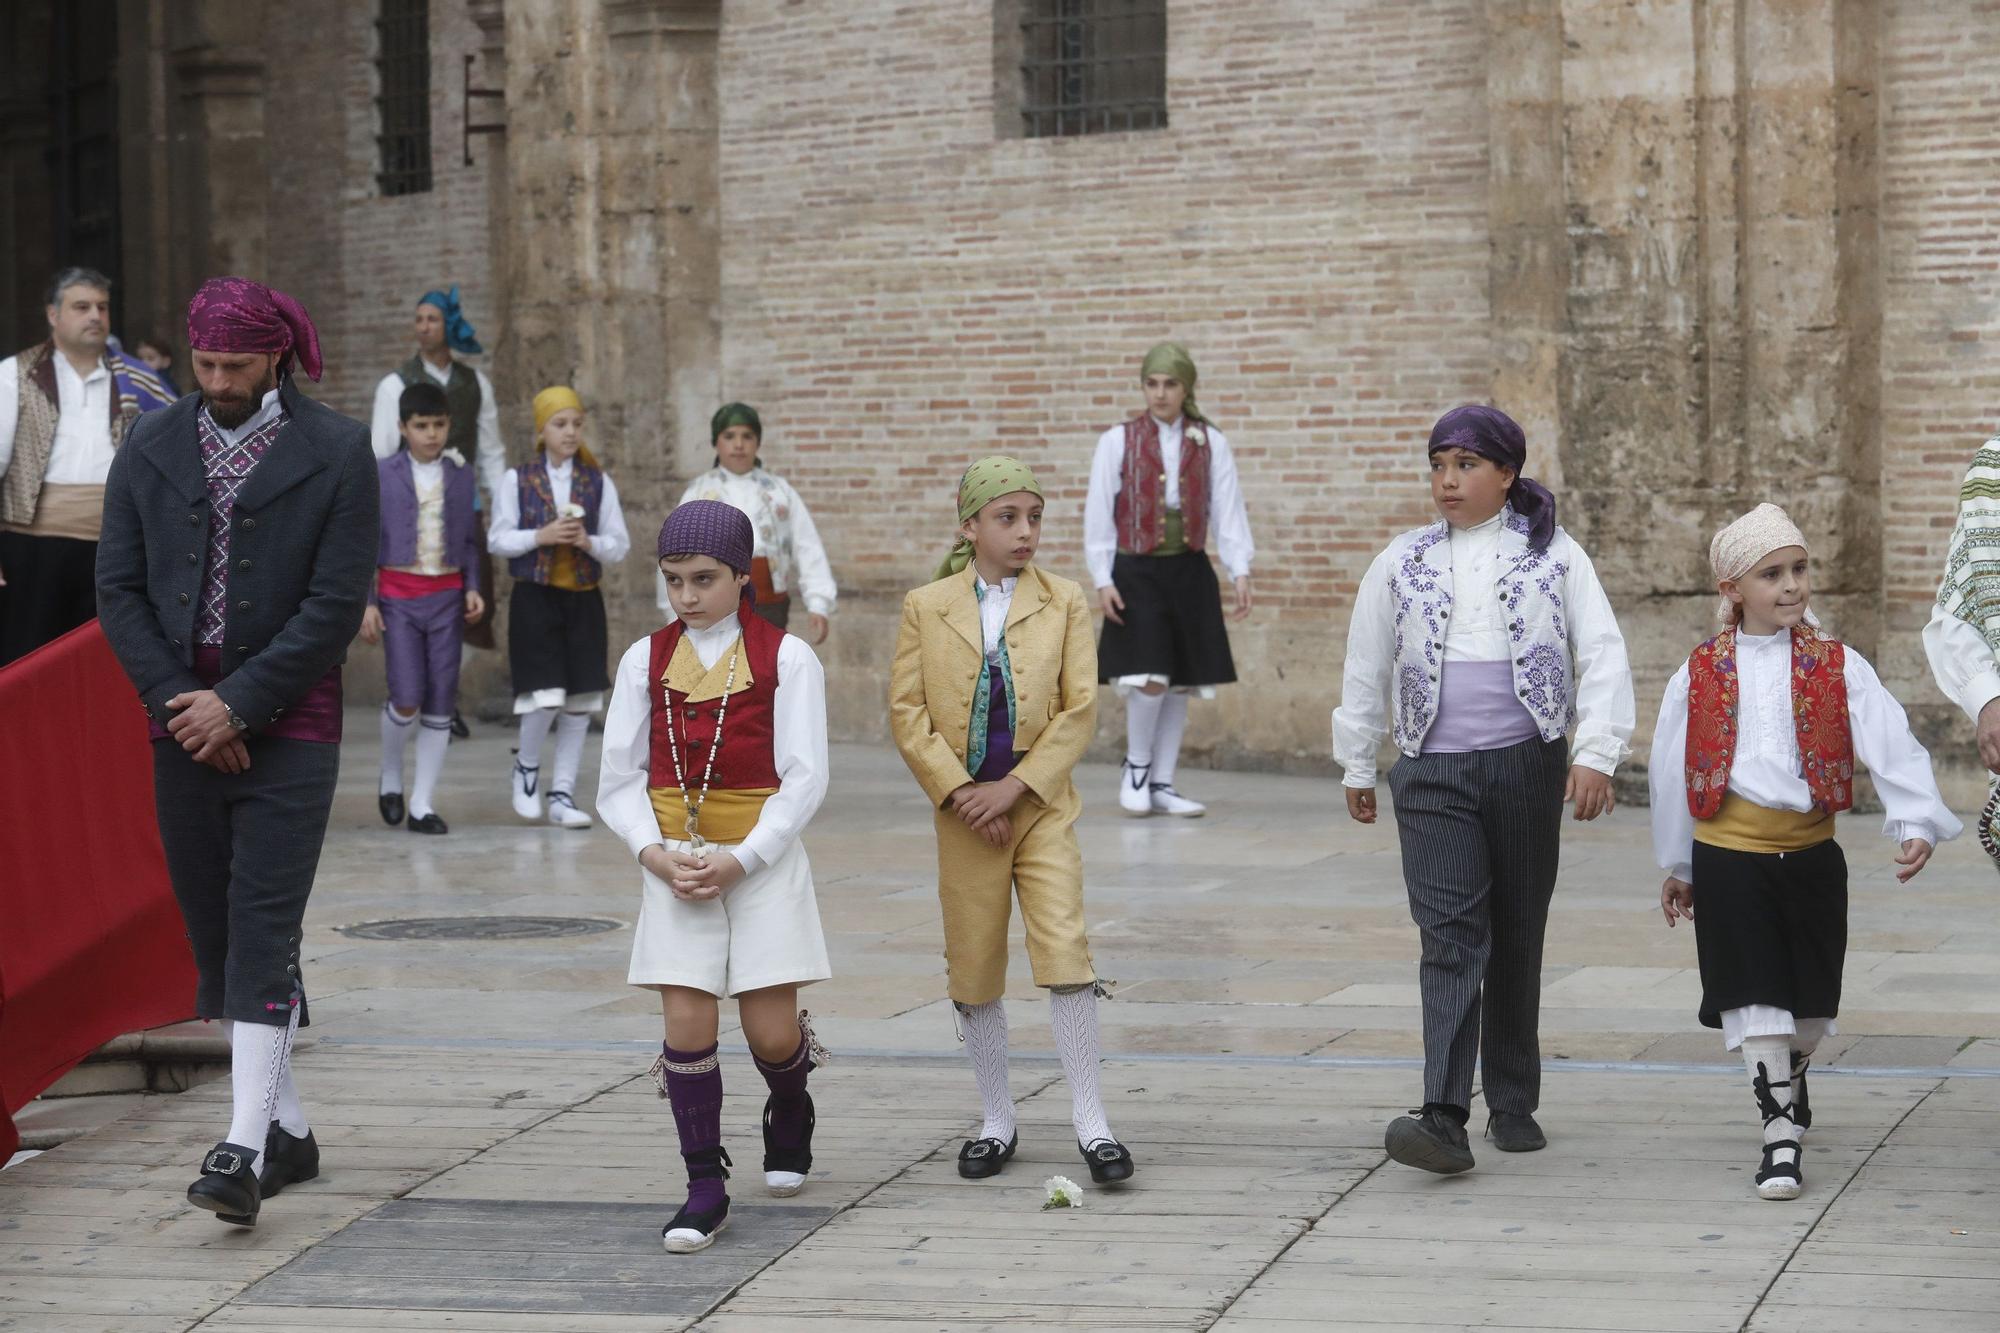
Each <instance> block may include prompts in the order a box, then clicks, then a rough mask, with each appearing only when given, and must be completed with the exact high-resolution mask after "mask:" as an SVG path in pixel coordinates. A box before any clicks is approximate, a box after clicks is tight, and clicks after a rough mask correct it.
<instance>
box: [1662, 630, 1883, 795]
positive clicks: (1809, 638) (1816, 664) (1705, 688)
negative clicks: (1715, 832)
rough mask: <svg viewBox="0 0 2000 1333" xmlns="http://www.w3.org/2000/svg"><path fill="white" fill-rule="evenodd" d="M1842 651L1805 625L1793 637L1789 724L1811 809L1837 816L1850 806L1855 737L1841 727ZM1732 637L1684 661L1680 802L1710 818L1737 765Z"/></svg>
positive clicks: (1723, 637) (1716, 639) (1843, 692)
mask: <svg viewBox="0 0 2000 1333" xmlns="http://www.w3.org/2000/svg"><path fill="white" fill-rule="evenodd" d="M1846 663H1847V652H1846V650H1845V649H1843V648H1842V647H1841V646H1840V640H1838V639H1834V638H1829V637H1828V636H1826V635H1823V634H1821V633H1820V632H1819V631H1818V630H1815V629H1812V628H1811V627H1809V626H1804V625H1801V626H1798V627H1796V628H1795V629H1793V630H1792V722H1793V725H1794V726H1795V727H1796V728H1797V731H1798V739H1799V758H1800V760H1801V762H1802V764H1803V766H1804V769H1805V778H1806V787H1807V789H1808V790H1809V791H1811V792H1812V798H1813V804H1815V805H1817V806H1818V807H1819V808H1821V809H1822V810H1825V811H1827V812H1829V813H1837V812H1839V811H1841V810H1845V809H1847V808H1848V807H1850V806H1852V805H1853V804H1854V737H1853V734H1852V732H1851V731H1850V730H1849V727H1848V721H1847V674H1846ZM1737 702H1738V701H1737V683H1736V631H1735V630H1734V629H1726V630H1724V631H1723V632H1722V633H1720V634H1718V635H1716V636H1715V637H1714V638H1712V639H1710V640H1709V641H1708V642H1707V643H1704V644H1703V645H1702V646H1701V647H1699V648H1697V649H1695V650H1694V652H1693V653H1691V654H1690V655H1689V656H1688V729H1687V767H1686V778H1687V801H1688V810H1689V811H1690V812H1691V813H1693V815H1694V817H1695V818H1696V819H1712V818H1713V817H1714V816H1715V815H1716V814H1717V812H1719V811H1720V810H1721V809H1722V798H1723V797H1724V796H1726V795H1727V794H1728V792H1729V768H1730V765H1731V764H1732V763H1733V762H1734V761H1735V758H1736V718H1737Z"/></svg>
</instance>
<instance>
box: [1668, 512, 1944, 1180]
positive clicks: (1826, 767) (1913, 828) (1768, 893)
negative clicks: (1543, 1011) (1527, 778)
mask: <svg viewBox="0 0 2000 1333" xmlns="http://www.w3.org/2000/svg"><path fill="white" fill-rule="evenodd" d="M1709 564H1710V566H1711V567H1712V569H1713V570H1714V573H1715V578H1716V585H1717V587H1718V589H1719V590H1720V591H1721V593H1722V597H1723V601H1722V606H1721V614H1720V618H1721V621H1722V624H1723V627H1724V628H1723V630H1722V633H1720V634H1718V635H1717V636H1716V637H1715V638H1713V639H1710V640H1709V641H1708V642H1706V643H1704V644H1702V645H1701V646H1700V647H1699V648H1697V649H1695V650H1694V652H1693V654H1692V655H1691V656H1689V658H1688V660H1687V664H1686V665H1685V666H1683V667H1682V668H1681V669H1680V670H1679V671H1678V672H1676V673H1675V674H1674V678H1673V679H1672V680H1671V681H1669V682H1668V684H1667V693H1666V697H1665V699H1663V700H1662V701H1661V703H1660V718H1659V723H1658V725H1657V727H1656V728H1655V730H1654V733H1653V756H1652V796H1653V847H1654V851H1655V853H1656V854H1657V855H1658V857H1659V862H1660V868H1661V869H1663V870H1665V871H1666V872H1667V880H1666V883H1665V884H1664V885H1663V886H1662V887H1661V889H1660V910H1661V912H1662V913H1663V914H1664V915H1665V917H1666V921H1667V924H1668V925H1669V926H1672V925H1673V924H1674V923H1675V921H1676V919H1684V920H1687V921H1690V922H1693V921H1694V920H1695V910H1694V909H1695V903H1696V886H1697V885H1699V886H1700V888H1699V891H1700V906H1701V919H1700V922H1699V924H1697V925H1696V927H1695V950H1696V954H1697V956H1698V958H1699V960H1700V964H1701V987H1702V1000H1701V1021H1702V1022H1703V1023H1704V1024H1705V1025H1707V1026H1709V1027H1715V1028H1721V1029H1722V1034H1723V1040H1724V1042H1725V1043H1726V1044H1727V1046H1728V1048H1729V1049H1730V1050H1732V1051H1736V1050H1740V1051H1741V1052H1742V1055H1743V1063H1744V1066H1745V1067H1746V1068H1747V1069H1748V1071H1749V1074H1750V1080H1751V1088H1752V1090H1753V1091H1754V1092H1755V1093H1756V1097H1757V1106H1758V1110H1759V1111H1760V1112H1761V1113H1762V1115H1763V1119H1764V1157H1763V1161H1762V1163H1761V1164H1760V1166H1759V1168H1758V1171H1757V1177H1756V1180H1757V1194H1758V1196H1759V1197H1760V1198H1765V1199H1796V1198H1797V1197H1798V1196H1799V1192H1800V1190H1801V1188H1802V1186H1803V1183H1804V1182H1803V1178H1802V1175H1801V1173H1800V1158H1801V1156H1802V1154H1803V1149H1802V1146H1801V1141H1802V1139H1803V1137H1804V1134H1805V1131H1806V1129H1807V1127H1808V1126H1810V1125H1811V1124H1812V1110H1811V1107H1810V1105H1809V1104H1808V1102H1807V1099H1806V1068H1807V1066H1808V1065H1809V1064H1810V1063H1811V1059H1812V1053H1813V1050H1814V1048H1815V1047H1817V1046H1818V1045H1819V1043H1820V1041H1821V1040H1822V1039H1823V1038H1825V1037H1827V1036H1830V1035H1832V1034H1833V1033H1834V1032H1835V1031H1836V1029H1835V1027H1834V1016H1835V1014H1836V1013H1838V1012H1839V1009H1840V981H1841V966H1842V961H1843V958H1844V955H1845V954H1846V952H1847V860H1846V857H1845V856H1844V855H1843V854H1842V853H1841V850H1840V846H1839V844H1838V843H1836V842H1834V840H1833V833H1834V817H1835V815H1836V814H1837V813H1838V812H1840V811H1842V810H1846V809H1848V808H1849V807H1850V806H1852V805H1853V803H1854V801H1853V782H1854V761H1855V759H1856V758H1857V757H1858V758H1859V759H1860V760H1861V762H1862V763H1864V764H1866V765H1867V766H1868V771H1869V772H1870V773H1871V774H1872V775H1873V776H1874V779H1875V790H1876V793H1877V794H1878V795H1879V796H1880V797H1881V799H1882V805H1883V808H1884V810H1885V811H1886V812H1887V820H1886V821H1885V824H1884V827H1883V831H1884V832H1885V833H1886V834H1887V835H1888V836H1889V837H1891V838H1893V839H1894V840H1895V841H1896V842H1897V843H1898V844H1900V847H1901V850H1900V852H1899V854H1898V855H1897V857H1896V864H1897V865H1898V866H1899V867H1901V868H1900V869H1899V870H1898V871H1897V872H1896V878H1897V879H1898V880H1900V881H1902V882H1905V883H1907V882H1908V881H1909V880H1910V878H1911V876H1913V875H1915V874H1916V873H1917V872H1918V871H1919V870H1922V869H1923V868H1924V864H1925V862H1927V861H1929V860H1930V857H1931V850H1932V848H1934V847H1935V846H1936V845H1937V844H1938V842H1939V841H1940V840H1943V839H1949V838H1955V837H1957V836H1958V834H1959V832H1960V825H1959V822H1958V820H1957V819H1956V818H1954V817H1953V815H1952V813H1951V811H1950V810H1948V809H1946V808H1945V804H1944V800H1943V798H1942V797H1940V796H1939V795H1938V789H1937V782H1936V780H1935V779H1934V778H1933V777H1932V775H1931V761H1930V756H1929V755H1928V754H1926V753H1925V752H1924V748H1923V747H1922V746H1921V745H1919V744H1918V743H1917V741H1916V738H1915V737H1914V736H1912V735H1911V734H1910V724H1909V720H1908V719H1907V718H1906V717H1905V716H1904V715H1903V707H1902V705H1901V704H1899V703H1897V702H1896V700H1895V698H1894V697H1893V696H1891V695H1890V693H1889V692H1888V690H1886V689H1885V688H1883V685H1882V682H1881V680H1880V678H1878V677H1877V676H1876V674H1875V669H1874V668H1873V667H1872V666H1870V665H1869V664H1868V662H1867V661H1866V660H1865V659H1864V658H1863V657H1862V656H1861V654H1859V653H1857V652H1855V651H1854V650H1853V649H1852V648H1850V647H1848V646H1847V645H1845V644H1843V643H1841V642H1840V640H1838V639H1836V638H1834V637H1832V636H1831V635H1829V634H1827V633H1826V632H1825V631H1824V630H1822V629H1821V628H1820V624H1819V621H1818V619H1817V618H1815V617H1814V615H1813V614H1812V612H1811V610H1810V609H1809V608H1808V606H1807V602H1808V599H1809V596H1810V593H1811V562H1810V559H1809V557H1808V555H1807V552H1806V540H1805V537H1804V536H1803V535H1802V534H1801V533H1800V532H1799V530H1798V528H1797V527H1795V526H1793V524H1792V521H1791V520H1790V519H1789V518H1787V517H1786V516H1785V511H1784V510H1782V509H1780V508H1778V507H1777V506H1776V505H1770V504H1764V505H1759V506H1757V508H1756V509H1755V510H1753V511H1751V512H1750V513H1749V514H1746V515H1745V516H1743V517H1742V518H1739V519H1737V520H1736V521H1735V522H1734V523H1732V524H1730V525H1729V526H1728V527H1726V528H1724V529H1723V530H1722V531H1721V532H1720V533H1718V534H1716V537H1715V540H1714V542H1713V543H1711V544H1710V546H1709Z"/></svg>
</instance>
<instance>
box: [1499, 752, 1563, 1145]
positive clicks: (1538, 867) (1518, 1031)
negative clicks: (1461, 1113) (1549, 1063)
mask: <svg viewBox="0 0 2000 1333" xmlns="http://www.w3.org/2000/svg"><path fill="white" fill-rule="evenodd" d="M1480 758H1482V759H1483V760H1485V761H1486V768H1487V779H1488V780H1487V783H1486V791H1485V798H1484V802H1483V805H1482V814H1483V815H1484V817H1485V820H1484V822H1485V825H1486V848H1487V854H1488V858H1489V862H1490V864H1491V865H1492V867H1493V888H1492V895H1491V910H1490V917H1491V920H1492V940H1493V955H1492V957H1491V958H1490V959H1489V960H1488V961H1487V964H1486V990H1485V997H1484V1003H1483V1006H1482V1007H1483V1009H1484V1017H1485V1031H1484V1033H1483V1034H1482V1038H1481V1050H1480V1083H1481V1087H1482V1091H1483V1093H1484V1095H1485V1098H1486V1106H1487V1109H1488V1110H1492V1111H1506V1112H1508V1113H1509V1114H1512V1115H1532V1114H1533V1113H1534V1110H1535V1107H1536V1106H1537V1105H1538V1104H1539V1102H1540V1100H1541V1090H1542V1048H1541V1041H1540V1037H1539V1032H1540V1026H1541V1011H1542V939H1543V936H1544V934H1545V933H1546V931H1547V928H1548V922H1549V899H1550V897H1551V896H1552V895H1553V894H1554V893H1555V888H1556V862H1557V859H1558V853H1559V850H1560V847H1561V841H1562V818H1563V786H1564V783H1565V782H1566V780H1567V778H1568V774H1569V747H1568V746H1567V745H1566V744H1565V743H1564V742H1562V741H1560V740H1557V741H1539V740H1537V741H1528V742H1526V743H1525V744H1522V745H1516V746H1512V747H1510V748H1508V749H1505V750H1490V751H1487V752H1485V753H1483V754H1482V755H1481V756H1480Z"/></svg>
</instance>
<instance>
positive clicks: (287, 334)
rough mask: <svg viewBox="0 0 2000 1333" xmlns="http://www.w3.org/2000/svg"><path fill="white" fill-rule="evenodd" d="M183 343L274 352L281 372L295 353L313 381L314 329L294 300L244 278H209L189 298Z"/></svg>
mask: <svg viewBox="0 0 2000 1333" xmlns="http://www.w3.org/2000/svg"><path fill="white" fill-rule="evenodd" d="M188 346H190V347H192V348H194V349H195V350H196V351H198V352H275V353H277V355H278V373H279V374H281V375H282V374H283V373H284V372H285V370H286V369H287V368H288V367H289V366H290V365H291V362H292V357H293V356H294V355H296V356H297V357H298V359H299V365H300V366H301V367H302V368H303V369H304V370H305V372H306V374H307V375H309V376H310V377H312V378H313V379H315V380H317V379H318V378H319V376H320V371H321V370H322V369H324V366H323V365H322V363H321V361H320V355H319V330H317V329H315V328H314V327H313V322H312V316H311V315H308V314H307V313H306V308H305V307H304V306H302V305H300V304H299V303H298V301H296V300H295V299H293V298H292V297H290V296H287V295H285V293H283V292H281V291H279V290H278V289H277V288H275V287H266V286H265V285H264V284H263V283H261V282H252V281H251V280H250V279H249V278H210V279H209V280H208V281H207V282H204V283H203V284H202V285H201V290H200V291H198V292H196V293H195V294H194V299H193V300H192V301H189V302H188Z"/></svg>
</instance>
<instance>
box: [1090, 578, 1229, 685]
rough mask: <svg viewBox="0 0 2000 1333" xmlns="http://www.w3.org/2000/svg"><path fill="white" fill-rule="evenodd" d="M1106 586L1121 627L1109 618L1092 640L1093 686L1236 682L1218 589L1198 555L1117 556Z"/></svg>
mask: <svg viewBox="0 0 2000 1333" xmlns="http://www.w3.org/2000/svg"><path fill="white" fill-rule="evenodd" d="M1111 582H1112V583H1113V584H1114V585H1116V587H1117V589H1118V595H1119V596H1120V597H1122V598H1124V599H1125V610H1124V613H1123V614H1124V617H1125V623H1124V624H1122V625H1118V624H1113V623H1112V621H1111V619H1110V618H1109V617H1108V616H1107V617H1106V618H1105V621H1104V632H1103V634H1102V635H1101V636H1100V637H1099V639H1098V641H1097V680H1098V683H1099V684H1107V685H1108V684H1109V683H1111V682H1112V681H1114V680H1117V679H1118V678H1119V677H1120V676H1165V677H1166V678H1167V680H1168V683H1170V684H1173V685H1227V684H1229V683H1231V682H1232V681H1234V680H1235V679H1236V659H1235V658H1233V657H1231V656H1230V655H1229V630H1228V628H1227V627H1226V626H1225V625H1224V624H1223V621H1222V589H1221V587H1220V586H1219V585H1218V584H1217V582H1216V579H1215V567H1214V566H1213V565H1211V564H1209V563H1208V556H1207V555H1205V554H1203V553H1202V552H1200V551H1185V552H1182V553H1181V554H1180V555H1123V554H1121V555H1119V556H1118V558H1117V559H1116V560H1114V561H1113V562H1112V565H1111Z"/></svg>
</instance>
